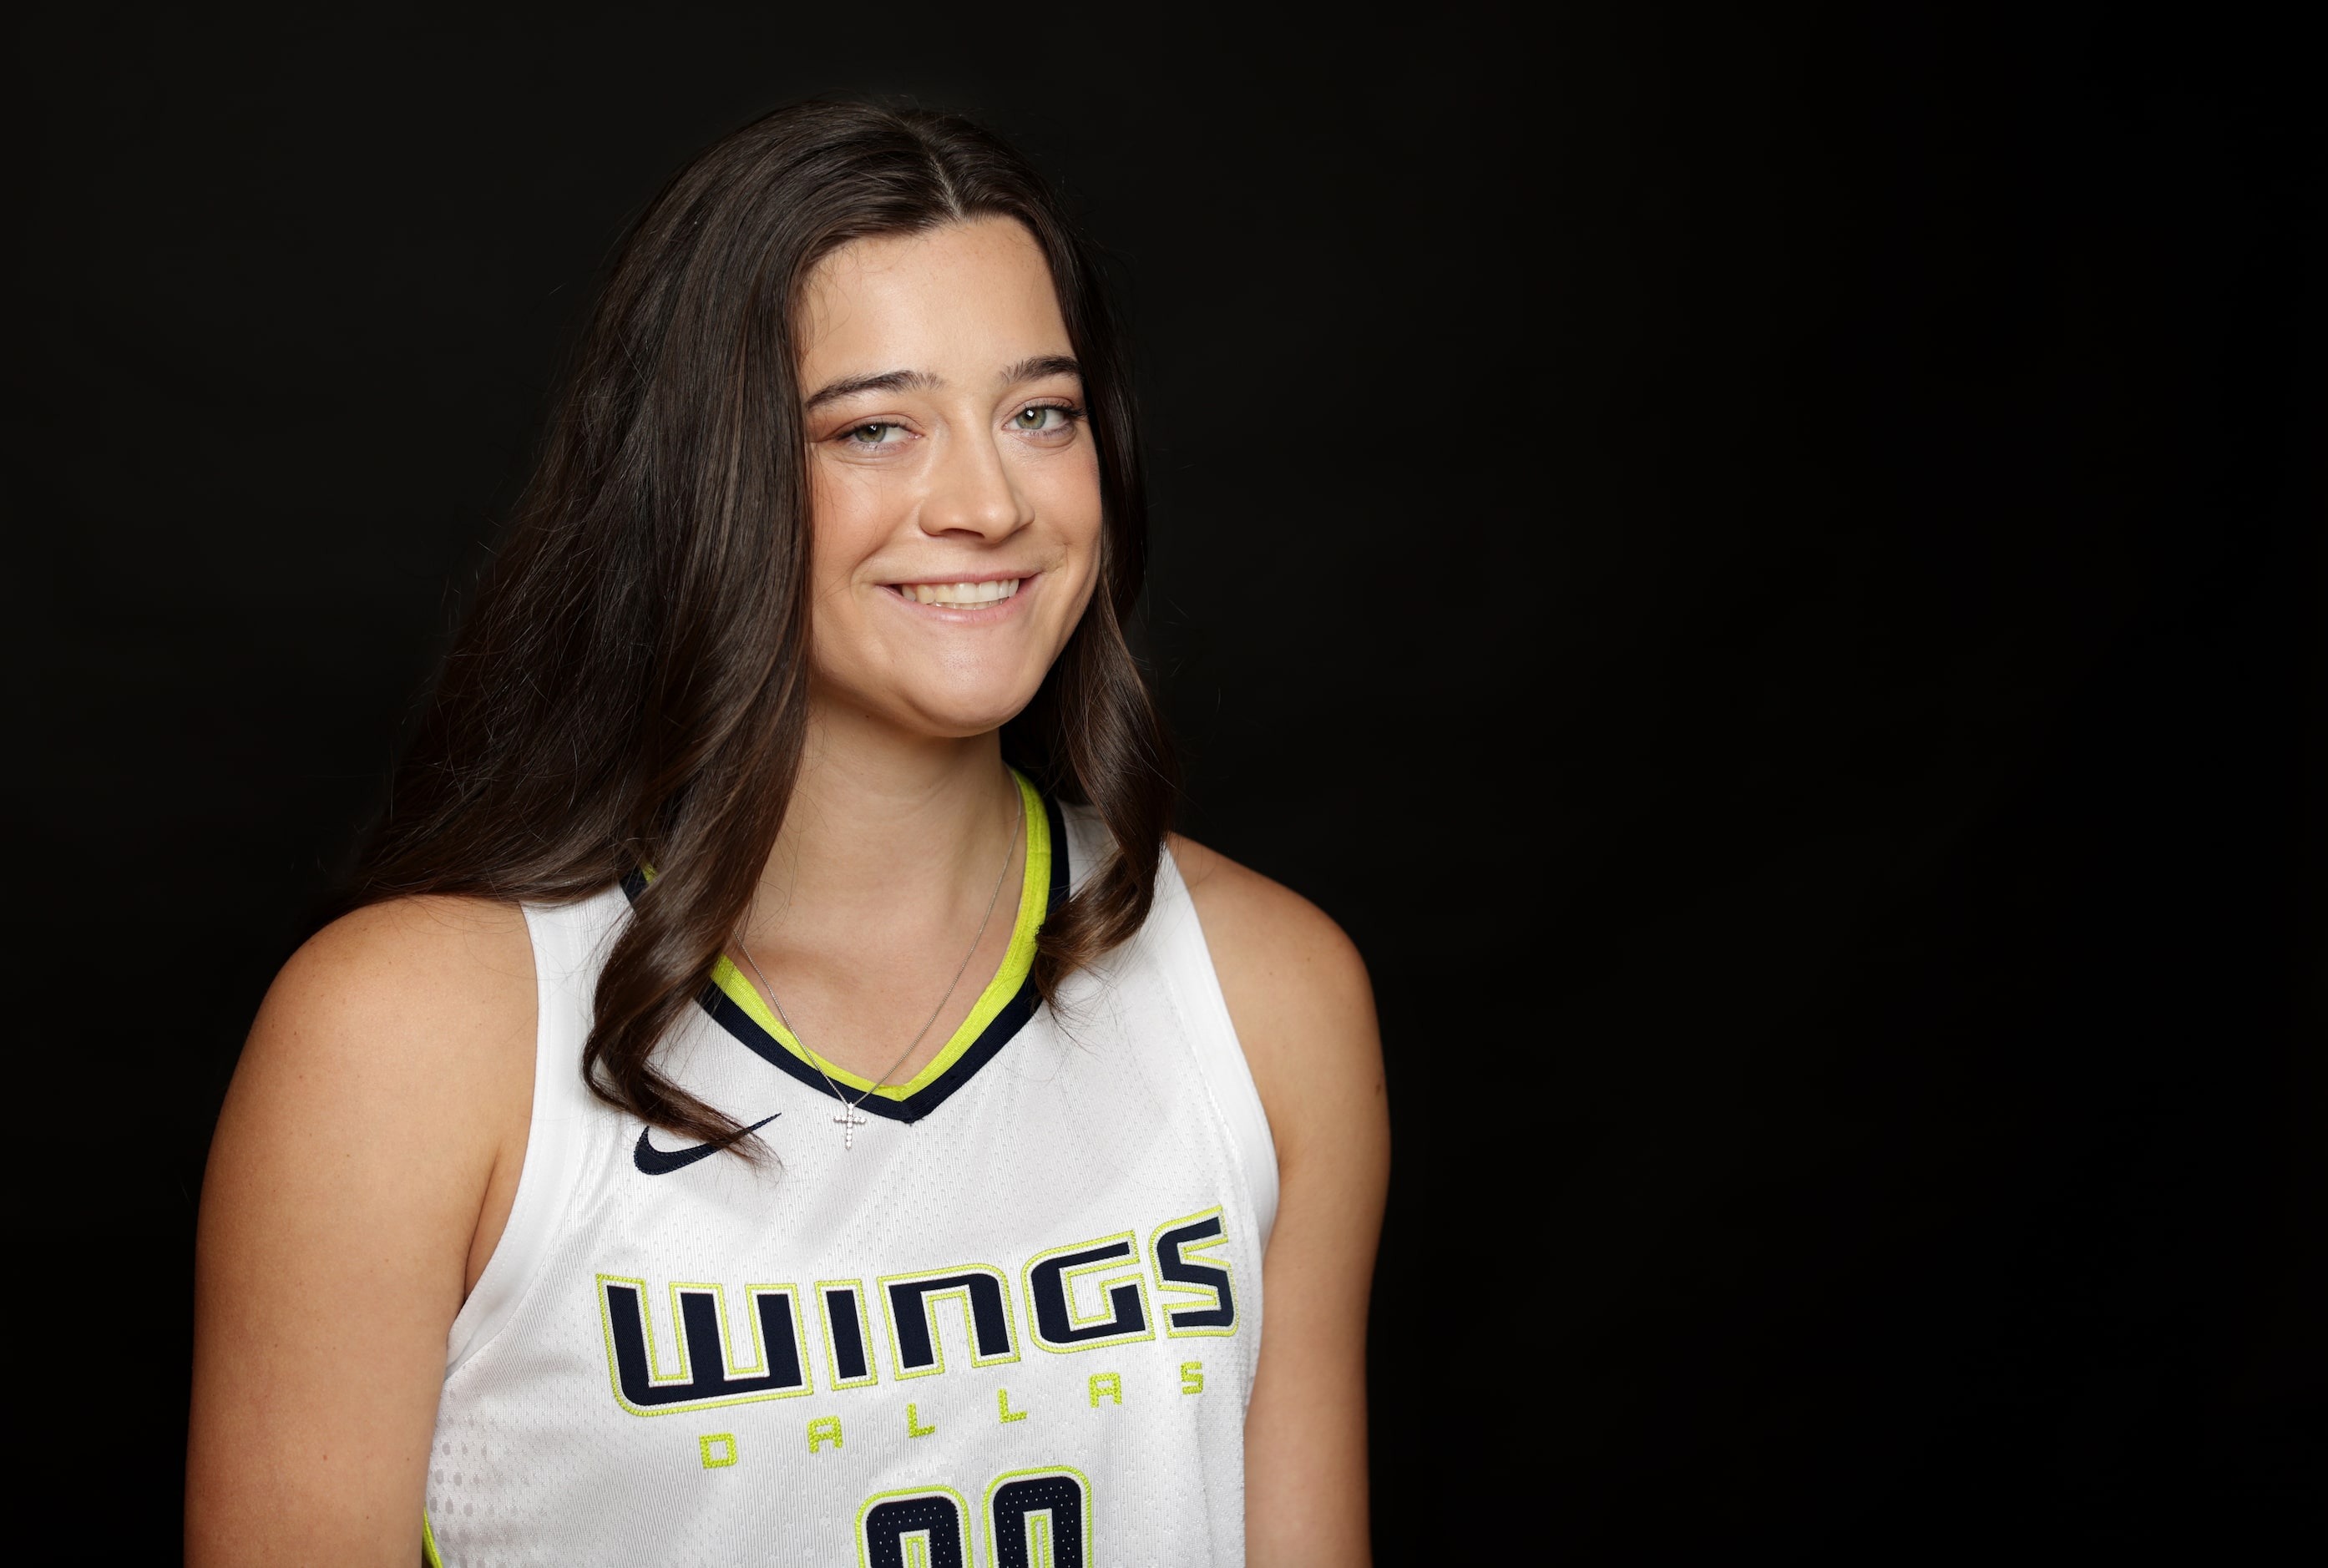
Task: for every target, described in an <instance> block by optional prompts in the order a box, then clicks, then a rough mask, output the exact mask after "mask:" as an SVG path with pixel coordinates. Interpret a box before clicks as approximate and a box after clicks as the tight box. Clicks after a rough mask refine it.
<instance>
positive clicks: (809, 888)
mask: <svg viewBox="0 0 2328 1568" xmlns="http://www.w3.org/2000/svg"><path fill="white" fill-rule="evenodd" d="M1222 395H1223V398H1224V400H1225V401H1243V400H1245V394H1244V392H1243V391H1242V390H1237V391H1235V392H1234V394H1233V393H1232V390H1231V389H1228V388H1224V389H1222ZM1228 417H1229V418H1231V419H1232V420H1234V421H1243V420H1244V419H1247V418H1254V417H1258V418H1263V419H1264V420H1265V418H1266V413H1265V408H1258V409H1243V408H1240V409H1238V410H1237V411H1236V412H1234V413H1233V414H1231V415H1229V416H1228ZM1141 558H1142V517H1141V490H1140V467H1139V461H1138V456H1137V447H1136V445H1135V442H1134V437H1133V430H1132V421H1131V399H1130V393H1129V387H1128V384H1127V381H1126V377H1125V371H1124V366H1123V362H1122V357H1121V354H1120V352H1119V349H1118V346H1117V343H1116V340H1115V338H1114V336H1113V332H1112V326H1111V324H1110V318H1109V316H1108V314H1107V312H1106V310H1105V308H1104V306H1103V302H1102V299H1101V296H1100V292H1099V277H1098V275H1097V272H1096V270H1095V269H1094V265H1093V261H1092V258H1091V254H1090V252H1089V251H1088V249H1086V248H1085V246H1084V243H1083V242H1082V241H1081V240H1080V239H1078V238H1077V236H1076V235H1075V232H1074V230H1072V229H1071V228H1070V226H1069V225H1068V223H1067V221H1065V218H1064V216H1063V215H1062V212H1061V210H1060V208H1059V206H1058V204H1057V203H1056V201H1055V200H1054V199H1053V197H1052V196H1051V195H1050V194H1049V193H1047V192H1046V190H1045V189H1044V187H1043V185H1042V184H1041V183H1040V182H1039V181H1038V180H1037V178H1036V176H1035V175H1034V174H1032V173H1031V172H1030V171H1029V170H1028V167H1027V165H1025V164H1023V163H1021V162H1020V161H1019V159H1018V158H1016V157H1015V156H1014V155H1012V154H1011V153H1009V151H1008V150H1007V149H1005V148H1004V147H1002V146H1000V145H999V144H998V143H997V142H996V141H995V140H994V139H993V138H991V137H990V136H986V135H985V134H983V133H981V131H979V130H978V129H976V128H975V127H971V126H969V125H966V124H964V123H962V121H960V120H958V119H952V118H944V117H927V116H921V115H906V114H896V113H892V112H889V111H887V110H883V109H878V108H864V107H853V106H829V105H828V106H813V107H809V108H794V109H789V110H785V111H784V112H781V113H778V114H775V115H772V116H770V117H767V118H765V119H763V120H761V121H759V122H757V123H756V124H754V125H752V126H750V127H746V128H745V129H744V130H742V131H740V132H737V134H736V135H734V136H729V137H728V138H727V139H726V140H724V141H722V142H721V143H719V144H718V145H717V146H714V147H712V148H711V149H710V150H709V151H708V152H707V153H705V154H704V155H702V156H701V157H700V158H699V159H698V160H697V161H696V162H695V163H694V164H691V165H690V167H689V168H687V169H686V170H685V171H684V172H682V173H681V174H680V175H679V176H678V177H677V178H676V179H675V180H674V181H673V182H672V183H671V185H670V187H669V188H668V189H667V190H665V191H664V192H663V193H662V195H661V196H660V197H659V198H658V199H657V201H656V202H654V203H653V205H652V207H651V208H650V210H649V211H647V213H646V215H645V216H644V218H643V219H642V221H640V224H639V227H638V229H637V230H636V232H635V233H634V235H633V236H632V237H631V239H630V240H629V241H628V243H627V245H626V247H625V249H624V251H623V253H622V255H621V257H620V258H619V260H618V262H617V264H616V266H615V270H614V275H613V277H612V280H611V282H610V284H609V286H608V288H607V291H606V294H605V298H604V300H603V301H602V302H601V304H600V305H599V308H598V312H597V315H596V320H595V324H594V325H593V327H592V329H591V332H590V334H589V336H588V338H587V341H586V343H585V344H584V346H583V348H582V351H581V353H580V356H579V359H578V361H577V366H576V369H575V371H574V374H573V377H572V382H571V386H570V388H569V390H568V393H567V396H566V399H565V401H564V403H563V406H562V408H561V411H560V414H559V418H558V420H557V422H556V424H555V427H554V430H553V434H552V437H551V438H550V440H549V446H548V448H547V452H546V455H545V459H544V462H543V465H542V468H541V471H540V475H539V476H538V479H537V481H536V484H535V485H534V487H533V490H532V491H531V493H530V499H529V501H528V502H527V504H526V506H525V508H524V510H523V512H522V514H521V518H520V519H519V521H518V525H517V527H516V529H515V530H514V532H513V534H512V539H511V540H510V541H509V543H508V544H507V546H506V548H505V549H503V551H502V554H501V556H500V557H499V559H497V561H496V564H495V566H494V568H493V573H492V575H491V577H490V578H489V580H488V582H487V585H486V587H485V588H484V590H483V595H482V596H481V599H480V602H479V604H478V606H477V608H476V610H475V612H474V615H473V617H472V619H471V622H470V624H469V625H468V627H467V628H466V630H465V632H464V634H463V636H462V638H461V640H460V642H459V643H458V644H457V646H456V648H455V653H454V654H453V656H452V658H451V660H450V662H449V663H448V666H447V669H446V672H445V675H444V677H443V681H442V684H441V686H440V689H439V690H438V692H437V694H436V699H435V701H434V704H433V706H432V708H431V709H430V713H429V718H428V720H427V725H426V727H425V728H424V731H423V733H422V734H421V736H420V737H419V738H418V741H417V743H416V746H415V748H414V751H413V753H412V755H411V756H410V757H409V758H408V761H407V763H406V764H405V765H404V767H403V769H402V772H401V774H400V775H399V782H398V785H397V790H396V793H395V797H394V804H393V807H392V810H391V812H390V816H389V819H388V822H387V823H386V825H385V827H384V829H383V831H382V832H381V835H380V839H379V840H378V842H377V843H376V845H375V846H374V849H373V850H372V852H371V857H370V859H369V861H368V863H367V868H366V870H365V871H364V873H363V875H362V877H361V881H360V884H359V892H358V897H356V898H355V899H353V900H352V904H353V906H354V908H353V912H352V913H350V914H348V915H345V916H344V917H343V918H341V919H340V920H338V921H337V922H335V923H334V924H333V925H330V926H328V927H327V928H326V929H324V931H323V932H322V933H321V934H318V935H317V936H316V937H315V938H314V940H312V941H311V942H309V943H308V944H306V945H305V947H304V948H302V949H301V950H300V952H299V953H297V955H296V956H295V957H294V958H293V959H292V961H291V962H290V963H289V964H288V965H287V966H286V968H285V969H284V972H283V973H282V975H281V977H280V978H279V979H278V980H277V981H276V984H275V986H274V989H273V990H272V991H270V992H269V993H268V999H267V1001H266V1005H265V1006H264V1008H263V1009H261V1011H260V1014H259V1017H258V1023H257V1025H256V1027H255V1028H254V1029H253V1031H252V1034H251V1038H250V1042H249V1047H248V1048H247V1049H246V1050H245V1052H244V1055H243V1058H242V1062H241V1065H240V1066H239V1069H238V1071H237V1074H236V1076H235V1081H234V1085H233V1089H232V1091H231V1093H230V1094H229V1096H228V1099H227V1104H226V1108H225V1112H224V1113H223V1115H222V1117H221V1122H220V1125H219V1131H218V1135H217V1141H216V1144H215V1146H214V1148H213V1150H212V1152H211V1168H210V1176H209V1179H208V1183H207V1186H206V1188H205V1189H204V1193H203V1207H202V1239H201V1263H200V1272H199V1289H198V1327H197V1344H196V1358H195V1374H194V1413H193V1426H192V1458H191V1461H190V1465H189V1503H188V1526H187V1535H188V1555H189V1558H190V1560H191V1561H192V1562H193V1563H197V1564H211V1563H237V1564H252V1563H300V1564H314V1563H334V1564H358V1563H396V1564H399V1568H401V1565H404V1564H408V1563H411V1562H412V1561H413V1560H414V1559H415V1558H416V1557H424V1556H425V1558H426V1560H427V1561H428V1562H431V1563H447V1564H452V1565H453V1568H483V1565H485V1564H492V1563H598V1562H605V1563H616V1562H620V1563H820V1564H831V1563H850V1562H856V1563H866V1564H905V1563H921V1564H928V1565H931V1568H939V1565H943V1564H955V1563H972V1562H973V1561H974V1562H978V1563H1004V1564H1020V1563H1025V1564H1043V1563H1047V1564H1053V1565H1056V1568H1065V1565H1067V1564H1071V1563H1072V1564H1076V1565H1078V1568H1080V1565H1081V1564H1084V1563H1169V1564H1189V1563H1236V1562H1240V1561H1250V1562H1253V1563H1265V1564H1274V1563H1335V1564H1347V1563H1359V1562H1363V1561H1364V1560H1365V1559H1366V1457H1365V1447H1366V1444H1365V1422H1364V1397H1363V1377H1362V1374H1363V1349H1364V1338H1365V1325H1366V1289H1367V1282H1368V1275H1369V1272H1370V1269H1371V1265H1372V1261H1373V1256H1374V1248H1375V1233H1376V1230H1377V1227H1378V1225H1379V1221H1380V1216H1381V1211H1382V1203H1383V1192H1384V1184H1385V1176H1386V1170H1387V1164H1388V1152H1387V1147H1388V1146H1387V1132H1386V1123H1385V1112H1384V1103H1383V1084H1382V1073H1381V1065H1380V1055H1379V1050H1378V1047H1377V1044H1376V1040H1375V1024H1374V1017H1373V1008H1372V1002H1371V1000H1370V996H1369V992H1368V989H1367V984H1366V975H1365V972H1364V970H1363V968H1362V966H1361V965H1360V962H1359V961H1358V958H1357V955H1356V953H1355V952H1354V951H1353V950H1352V948H1351V946H1350V944H1348V942H1347V940H1345V939H1344V937H1343V936H1342V934H1340V933H1339V932H1338V930H1337V929H1336V928H1335V926H1334V925H1333V924H1332V923H1331V922H1330V921H1328V919H1327V918H1326V917H1325V916H1324V915H1320V914H1319V912H1318V911H1317V910H1316V909H1314V908H1312V907H1311V906H1309V905H1308V904H1307V903H1305V902H1303V901H1302V900H1301V899H1300V898H1299V897H1295V896H1294V895H1293V894H1291V893H1289V892H1287V891H1286V890H1285V889H1283V888H1281V887H1278V886H1276V885H1275V884H1273V883H1272V882H1270V881H1268V880H1267V879H1266V878H1262V877H1260V876H1257V875H1255V874H1254V873H1253V872H1251V871H1248V870H1246V869H1244V868H1242V867H1240V866H1237V865H1235V864H1234V863H1232V862H1231V861H1229V860H1226V859H1223V858H1222V857H1220V856H1218V855H1216V854H1213V853H1210V852H1209V851H1207V850H1204V849H1202V848H1200V847H1199V846H1197V845H1196V844H1193V843H1190V842H1189V841H1187V840H1185V839H1181V838H1178V837H1177V836H1173V835H1170V834H1169V833H1168V832H1167V831H1166V827H1167V822H1168V818H1169V805H1170V799H1171V795H1170V790H1171V784H1170V782H1169V775H1168V773H1167V768H1166V762H1165V749H1164V745H1163V740H1162V737H1161V734H1160V731H1159V726H1158V723H1157V719H1156V717H1155V714H1154V710H1153V709H1152V707H1151V705H1150V699H1149V695H1148V693H1147V691H1146V690H1145V689H1144V687H1143V685H1142V683H1141V677H1140V674H1139V672H1138V671H1137V669H1136V668H1135V666H1134V664H1133V662H1132V661H1131V657H1130V655H1129V653H1128V652H1127V651H1126V648H1125V645H1124V642H1123V632H1122V627H1123V618H1124V616H1125V615H1127V614H1128V612H1129V611H1130V609H1131V605H1132V601H1133V598H1134V596H1136V594H1137V592H1138V590H1139V586H1140V578H1141ZM1220 564H1221V566H1222V568H1223V569H1228V568H1229V567H1230V564H1231V563H1227V562H1223V563H1220ZM1264 1309H1265V1312H1266V1334H1265V1336H1264V1333H1263V1324H1264Z"/></svg>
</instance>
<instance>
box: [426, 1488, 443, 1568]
mask: <svg viewBox="0 0 2328 1568" xmlns="http://www.w3.org/2000/svg"><path fill="white" fill-rule="evenodd" d="M420 1560H421V1561H422V1562H423V1563H427V1564H428V1568H445V1558H444V1554H442V1553H440V1552H438V1551H437V1550H436V1531H435V1530H433V1529H430V1528H429V1526H428V1507H427V1504H425V1503H424V1504H423V1505H421V1508H420Z"/></svg>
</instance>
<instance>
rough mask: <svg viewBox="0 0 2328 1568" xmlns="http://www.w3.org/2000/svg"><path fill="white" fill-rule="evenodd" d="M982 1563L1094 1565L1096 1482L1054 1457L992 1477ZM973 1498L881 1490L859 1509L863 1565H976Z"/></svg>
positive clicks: (1028, 1567)
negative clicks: (1093, 1489) (969, 1502)
mask: <svg viewBox="0 0 2328 1568" xmlns="http://www.w3.org/2000/svg"><path fill="white" fill-rule="evenodd" d="M985 1503H986V1506H985V1507H983V1508H982V1509H981V1510H980V1511H979V1515H978V1518H977V1521H976V1524H977V1527H978V1528H979V1529H980V1530H981V1531H982V1532H983V1534H984V1536H985V1547H986V1550H985V1552H984V1553H983V1554H981V1557H980V1558H979V1565H980V1568H1090V1565H1091V1560H1092V1559H1091V1483H1090V1482H1089V1481H1087V1480H1085V1479H1084V1474H1083V1472H1082V1471H1081V1470H1078V1469H1070V1468H1069V1467H1067V1466H1065V1465H1047V1466H1044V1467H1041V1468H1039V1469H1031V1470H1009V1471H1006V1472H1005V1473H1004V1474H1001V1475H999V1476H997V1477H995V1478H994V1479H993V1480H991V1481H990V1482H989V1483H987V1488H986V1498H985ZM971 1531H972V1520H971V1518H970V1509H969V1506H968V1505H967V1504H966V1503H965V1502H964V1501H963V1500H962V1494H961V1493H960V1492H957V1491H955V1490H954V1489H953V1488H952V1487H915V1488H908V1489H906V1490H904V1491H896V1492H881V1493H879V1494H878V1495H876V1496H874V1497H870V1498H866V1499H865V1506H864V1507H861V1508H859V1509H858V1510H857V1562H858V1564H859V1568H970V1535H971Z"/></svg>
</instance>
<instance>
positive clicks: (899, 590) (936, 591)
mask: <svg viewBox="0 0 2328 1568" xmlns="http://www.w3.org/2000/svg"><path fill="white" fill-rule="evenodd" d="M1024 581H1026V579H1025V578H1024V577H995V578H993V579H991V580H990V581H988V582H982V583H891V584H889V585H888V587H889V591H890V592H892V593H894V594H896V595H898V596H901V597H903V598H906V599H910V600H912V601H913V602H914V603H915V604H917V605H929V606H934V607H935V608H938V609H942V610H982V609H984V608H986V607H987V606H990V605H999V604H1000V603H1001V602H1002V601H1003V600H1005V599H1008V598H1009V597H1011V596H1014V595H1015V594H1017V593H1018V592H1019V584H1020V583H1022V582H1024Z"/></svg>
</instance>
